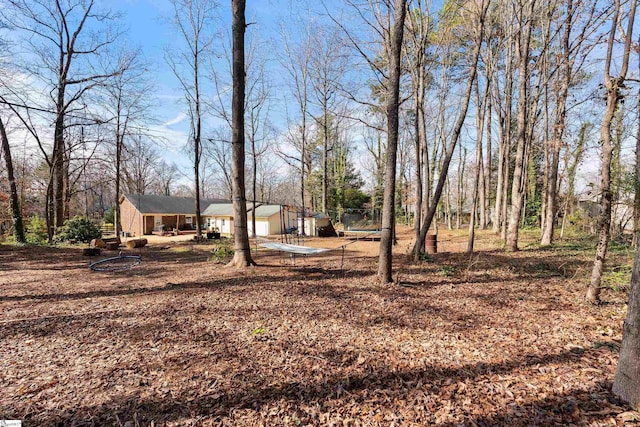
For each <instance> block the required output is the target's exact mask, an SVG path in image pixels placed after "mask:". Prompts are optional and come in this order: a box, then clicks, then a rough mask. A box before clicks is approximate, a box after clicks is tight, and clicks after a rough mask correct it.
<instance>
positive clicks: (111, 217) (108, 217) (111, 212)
mask: <svg viewBox="0 0 640 427" xmlns="http://www.w3.org/2000/svg"><path fill="white" fill-rule="evenodd" d="M115 217H116V215H115V209H114V208H113V206H111V207H110V208H109V209H107V211H106V212H105V213H104V222H105V223H110V224H113V222H114V221H115Z"/></svg>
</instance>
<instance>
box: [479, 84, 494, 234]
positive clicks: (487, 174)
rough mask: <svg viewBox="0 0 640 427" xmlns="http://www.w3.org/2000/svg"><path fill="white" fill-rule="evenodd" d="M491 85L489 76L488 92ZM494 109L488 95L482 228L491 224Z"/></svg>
mask: <svg viewBox="0 0 640 427" xmlns="http://www.w3.org/2000/svg"><path fill="white" fill-rule="evenodd" d="M490 87H491V79H490V78H489V77H487V88H486V90H487V93H488V92H489V91H490ZM492 109H493V103H492V101H491V96H490V95H488V96H487V108H486V111H487V120H486V122H487V160H486V162H485V172H484V187H483V188H484V197H483V199H484V211H485V215H484V218H485V220H484V223H483V224H480V226H481V227H482V229H483V230H484V229H486V228H487V226H488V225H489V220H490V215H489V212H490V208H489V207H490V204H491V203H490V193H491V172H492V171H491V166H492V160H491V156H492V154H493V153H492V148H491V143H492V138H493V137H492V128H491V126H492V117H491V116H492V115H491V111H492Z"/></svg>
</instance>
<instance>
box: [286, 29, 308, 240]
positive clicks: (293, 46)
mask: <svg viewBox="0 0 640 427" xmlns="http://www.w3.org/2000/svg"><path fill="white" fill-rule="evenodd" d="M282 34H283V37H282V38H283V41H284V51H285V55H284V58H283V59H282V61H281V62H282V63H283V65H284V67H285V69H286V70H287V72H288V74H289V76H290V77H291V79H292V80H293V84H292V85H291V88H292V89H291V90H292V92H293V96H294V98H295V100H296V105H297V107H298V113H299V114H300V117H299V122H298V123H297V124H296V125H293V124H290V125H289V129H290V132H289V134H290V135H289V136H290V139H291V140H292V142H293V145H294V147H296V148H297V149H298V151H299V153H300V158H299V159H298V162H296V163H298V164H299V168H300V203H301V210H302V215H301V227H300V228H301V232H302V234H303V235H304V233H305V225H304V217H305V214H304V212H305V208H306V206H308V205H307V203H306V190H305V177H306V178H308V177H309V176H310V175H311V157H310V155H309V151H310V150H309V144H308V136H309V135H308V134H309V129H308V128H309V126H308V123H307V119H308V117H309V90H310V86H311V70H310V65H309V63H310V61H311V46H310V37H309V35H308V34H307V33H304V34H303V36H302V39H301V40H300V42H299V43H293V42H292V41H290V40H289V37H288V36H287V34H286V33H285V31H284V29H283V30H282ZM280 155H281V156H282V157H283V158H284V159H285V161H286V162H288V163H291V162H292V161H293V162H295V161H296V159H295V158H294V157H293V156H291V155H290V154H287V153H285V152H283V151H280Z"/></svg>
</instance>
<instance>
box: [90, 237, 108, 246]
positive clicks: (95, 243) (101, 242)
mask: <svg viewBox="0 0 640 427" xmlns="http://www.w3.org/2000/svg"><path fill="white" fill-rule="evenodd" d="M105 246H106V244H105V243H104V240H102V239H93V240H92V241H91V247H92V248H104V247H105Z"/></svg>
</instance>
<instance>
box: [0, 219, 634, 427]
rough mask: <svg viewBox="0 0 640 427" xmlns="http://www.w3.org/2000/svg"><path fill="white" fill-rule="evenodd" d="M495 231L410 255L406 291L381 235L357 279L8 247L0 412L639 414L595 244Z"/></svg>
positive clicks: (78, 419) (396, 416) (381, 421)
mask: <svg viewBox="0 0 640 427" xmlns="http://www.w3.org/2000/svg"><path fill="white" fill-rule="evenodd" d="M410 234H411V232H410V231H405V233H404V234H403V236H404V237H406V238H407V239H408V238H409V237H410ZM441 237H442V235H441ZM481 237H482V238H483V240H481V241H480V242H478V245H477V247H480V248H481V252H479V253H477V254H476V255H474V256H473V257H471V258H470V257H468V256H466V255H463V254H461V253H456V252H453V251H455V250H456V249H457V248H458V246H461V245H459V243H460V242H459V241H458V240H460V241H463V239H462V238H461V237H460V236H457V237H456V236H455V235H451V236H448V240H447V239H446V238H445V239H443V240H444V241H441V242H440V243H439V245H438V246H439V247H440V248H444V249H445V250H448V251H450V252H449V253H444V254H439V255H438V256H437V257H436V258H435V260H434V261H433V262H430V263H425V264H421V265H417V266H412V265H402V264H401V262H402V258H403V257H402V254H398V257H397V261H398V264H397V267H398V269H399V270H400V271H401V272H402V273H401V275H400V280H401V281H402V283H401V284H402V285H404V286H398V285H384V286H383V285H380V284H378V283H377V281H376V278H375V270H376V268H375V262H376V258H375V254H376V251H377V243H375V242H362V243H356V244H354V245H351V246H350V247H349V251H348V253H347V258H346V262H345V265H346V268H345V273H344V274H341V272H340V258H339V256H331V255H330V256H328V257H323V258H308V259H306V260H297V261H296V265H295V266H292V265H291V264H290V261H289V260H288V259H287V258H283V257H281V256H279V255H278V254H273V253H267V252H260V253H259V254H258V255H257V257H256V258H257V261H258V262H259V263H260V264H261V266H260V267H258V268H255V269H251V270H248V271H246V272H238V271H235V270H228V269H224V268H221V267H220V266H217V265H214V264H212V263H211V262H209V261H208V260H207V251H206V249H207V248H206V247H204V248H197V247H196V248H195V249H194V250H187V251H163V250H162V247H164V246H163V245H158V246H156V247H153V246H152V247H151V248H149V249H148V250H146V252H145V253H143V263H142V265H141V266H139V267H136V268H134V269H132V270H130V271H126V272H121V273H116V274H113V273H111V274H107V273H94V272H91V271H89V270H88V269H87V268H86V267H87V266H86V262H87V260H86V259H83V258H82V257H81V256H80V255H79V250H76V249H46V248H35V249H34V248H28V249H14V248H7V247H0V289H1V294H0V313H1V315H0V343H1V345H2V352H1V353H0V384H2V393H1V394H0V419H3V418H10V419H23V420H25V424H24V425H25V426H28V425H64V426H67V425H68V426H71V425H74V426H91V425H95V426H101V425H114V426H138V425H141V426H142V425H144V426H147V425H154V426H164V425H167V426H182V425H198V426H199V425H202V426H207V425H263V426H273V425H291V426H295V425H323V426H324V425H335V426H358V425H367V426H368V425H383V426H391V425H397V426H401V425H402V426H406V425H415V426H420V425H443V426H456V425H469V426H494V425H512V426H518V425H523V426H524V425H591V426H600V425H639V424H638V423H639V421H638V420H639V419H640V417H639V416H638V413H637V412H635V411H633V410H632V408H629V407H627V406H625V405H624V404H623V403H622V402H619V401H618V400H617V399H616V398H615V397H614V396H613V395H612V394H611V393H610V388H611V382H612V380H613V375H614V372H615V367H616V363H617V357H618V348H619V343H620V339H621V331H620V326H621V323H622V318H623V316H624V310H625V305H624V301H625V298H626V295H624V294H623V293H615V292H612V291H607V292H605V299H606V300H607V301H608V304H607V305H605V306H603V307H600V308H593V307H589V306H586V305H584V304H582V303H581V296H582V285H583V282H584V281H585V280H586V278H584V277H579V276H580V274H576V272H579V271H581V270H580V269H582V271H587V269H585V266H586V265H587V264H588V262H589V260H590V256H589V254H580V253H579V254H576V253H567V252H566V251H562V250H546V251H541V250H525V251H522V252H520V253H516V254H506V253H503V252H501V251H495V250H493V251H492V250H490V249H491V248H492V247H494V246H492V245H493V244H494V242H492V241H491V239H490V237H489V236H488V235H481ZM338 243H339V242H337V241H336V242H333V241H330V240H329V241H326V240H325V241H320V242H312V243H311V244H315V245H318V246H331V245H333V246H337V245H338ZM407 245H408V240H407V241H402V240H401V242H400V245H399V247H400V248H404V247H406V246H407ZM176 261H179V262H176ZM615 262H627V260H624V259H618V260H617V261H615ZM168 284H170V285H168Z"/></svg>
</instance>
